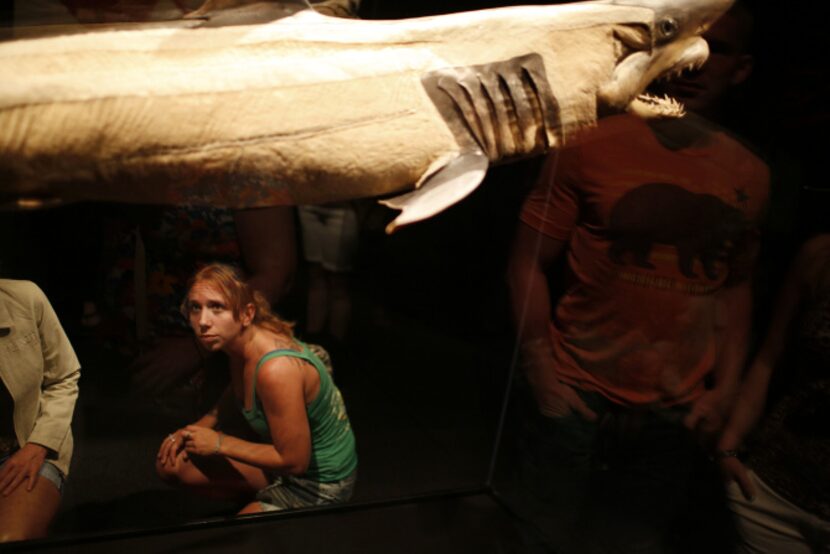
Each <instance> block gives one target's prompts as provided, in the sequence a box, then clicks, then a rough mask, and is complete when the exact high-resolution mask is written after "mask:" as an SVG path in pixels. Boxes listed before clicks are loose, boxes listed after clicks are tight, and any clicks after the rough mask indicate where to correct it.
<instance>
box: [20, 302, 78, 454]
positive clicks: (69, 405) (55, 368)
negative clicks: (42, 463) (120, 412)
mask: <svg viewBox="0 0 830 554" xmlns="http://www.w3.org/2000/svg"><path fill="white" fill-rule="evenodd" d="M33 304H34V309H35V316H36V317H37V326H38V332H39V334H40V341H41V348H42V351H43V385H42V392H41V397H40V406H39V409H38V417H37V419H36V420H35V427H34V430H33V431H32V434H31V435H30V436H29V442H34V443H37V444H40V445H43V446H45V447H47V448H49V449H50V450H52V451H53V452H54V453H57V452H59V451H60V449H61V445H62V444H63V442H64V441H65V440H66V437H67V436H68V435H69V429H70V424H71V423H72V414H73V412H74V410H75V401H76V400H77V398H78V379H79V377H80V363H79V362H78V358H77V356H76V355H75V351H74V350H73V349H72V345H71V344H70V343H69V339H68V338H67V336H66V333H64V331H63V328H62V327H61V324H60V321H59V320H58V317H57V315H56V314H55V311H54V310H53V309H52V306H51V304H50V303H49V300H48V299H47V298H46V296H45V295H44V294H43V292H42V291H41V290H40V289H39V288H38V289H37V292H36V294H35V296H34V298H33Z"/></svg>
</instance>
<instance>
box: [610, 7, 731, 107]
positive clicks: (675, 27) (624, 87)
mask: <svg viewBox="0 0 830 554" xmlns="http://www.w3.org/2000/svg"><path fill="white" fill-rule="evenodd" d="M598 3H610V4H613V5H638V6H641V7H645V8H647V9H651V10H652V12H653V13H654V20H653V22H652V24H651V25H648V26H646V25H639V26H633V27H627V28H626V27H618V28H617V29H615V32H614V39H615V41H616V48H617V63H616V66H615V68H614V72H613V75H612V76H611V79H610V80H609V82H607V83H606V84H604V85H603V86H601V87H600V89H599V91H598V93H597V100H598V102H599V105H600V106H603V107H605V108H607V109H610V110H615V111H623V110H626V111H629V112H633V113H635V114H636V115H639V116H640V117H644V118H655V117H682V116H683V115H684V114H685V108H684V107H683V104H681V103H680V102H679V101H677V100H676V99H674V98H670V97H668V96H663V97H658V96H653V95H649V94H646V93H640V92H639V91H644V90H646V88H647V87H648V85H649V84H650V83H652V82H653V81H655V80H664V79H671V78H673V77H677V76H679V75H680V74H681V73H682V72H683V71H685V70H696V69H699V68H700V67H701V66H702V65H703V64H704V63H705V62H706V60H707V58H708V57H709V45H708V44H707V43H706V40H705V39H704V38H702V37H701V36H700V35H702V34H703V33H704V32H705V31H706V30H707V29H709V27H711V25H712V24H713V23H714V22H715V21H716V20H717V19H718V18H719V17H720V16H721V15H722V14H723V13H725V12H726V11H727V10H728V9H729V7H730V6H731V5H732V0H696V2H678V1H677V0H599V1H598Z"/></svg>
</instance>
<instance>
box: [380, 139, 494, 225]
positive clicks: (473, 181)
mask: <svg viewBox="0 0 830 554" xmlns="http://www.w3.org/2000/svg"><path fill="white" fill-rule="evenodd" d="M489 165H490V162H489V160H488V159H487V156H485V155H484V153H483V152H481V151H480V150H475V151H472V152H466V153H464V154H461V155H458V156H454V157H453V158H452V159H451V160H449V161H447V162H446V163H442V164H441V167H439V168H437V169H435V170H434V171H428V172H427V173H426V174H425V176H426V177H425V178H424V179H422V182H421V186H420V187H419V188H417V189H415V190H414V191H412V192H407V193H406V194H402V195H400V196H395V197H394V198H388V199H386V200H381V201H380V202H381V204H383V205H384V206H388V207H390V208H394V209H397V210H403V211H402V212H401V213H400V215H398V217H396V218H395V220H394V221H392V222H391V223H390V224H389V225H387V226H386V232H387V233H392V232H394V231H395V230H396V229H397V228H398V227H402V226H404V225H409V224H410V223H415V222H416V221H421V220H422V219H427V218H429V217H432V216H433V215H435V214H437V213H438V212H441V211H443V210H445V209H447V208H449V207H450V206H452V205H453V204H455V203H456V202H459V201H460V200H462V199H463V198H464V197H466V196H467V195H468V194H470V193H471V192H473V191H474V190H475V189H476V188H478V185H479V184H481V181H482V179H484V175H485V174H486V173H487V167H488V166H489ZM434 166H435V164H433V166H431V168H430V169H432V168H433V167H434Z"/></svg>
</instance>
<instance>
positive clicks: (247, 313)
mask: <svg viewBox="0 0 830 554" xmlns="http://www.w3.org/2000/svg"><path fill="white" fill-rule="evenodd" d="M255 315H256V306H254V305H253V303H251V302H249V303H248V304H245V306H243V308H242V312H241V313H240V314H239V320H240V321H241V322H242V326H243V327H247V326H249V325H250V324H251V323H253V321H254V316H255Z"/></svg>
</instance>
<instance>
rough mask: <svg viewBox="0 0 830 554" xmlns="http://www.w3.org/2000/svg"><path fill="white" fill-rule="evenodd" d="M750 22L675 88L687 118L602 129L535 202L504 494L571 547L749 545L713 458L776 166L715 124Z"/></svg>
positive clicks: (746, 326)
mask: <svg viewBox="0 0 830 554" xmlns="http://www.w3.org/2000/svg"><path fill="white" fill-rule="evenodd" d="M750 19H751V18H750V16H749V14H748V13H747V12H746V11H745V9H744V8H742V7H737V8H733V10H732V11H731V12H729V13H728V14H727V15H726V16H724V17H723V18H722V19H721V20H719V21H718V22H717V23H716V24H715V25H714V26H713V27H712V28H711V29H710V30H709V31H708V32H707V34H706V35H705V36H706V38H707V40H709V41H710V44H712V45H713V48H712V56H711V59H710V60H709V61H708V62H707V63H706V64H705V65H704V66H703V68H702V69H701V70H699V71H694V72H689V73H685V74H684V75H682V76H680V78H679V79H677V80H674V81H669V82H667V83H661V84H660V85H659V87H660V90H659V91H656V92H660V93H663V92H665V93H668V94H670V95H671V96H673V97H675V98H677V99H679V100H681V101H682V102H683V103H684V104H685V105H686V107H687V109H688V110H689V111H690V113H689V114H688V115H687V116H686V117H684V118H683V119H681V120H663V121H650V122H646V121H643V120H641V119H638V118H635V117H633V116H631V115H619V116H613V117H608V118H605V119H603V120H602V121H601V122H600V123H599V125H598V126H597V128H596V129H593V130H591V131H589V132H586V133H583V134H581V135H580V136H579V137H576V138H575V139H574V140H572V141H571V143H570V144H569V145H566V147H564V148H562V149H560V150H558V151H556V152H553V153H551V154H550V155H549V156H548V159H547V161H546V164H545V167H544V169H543V171H542V172H541V174H540V177H539V179H538V181H537V185H536V186H535V188H534V189H533V190H532V191H531V193H530V194H529V195H528V197H527V198H526V199H525V202H524V206H523V207H522V211H521V216H520V217H521V221H522V223H521V224H520V226H519V230H518V233H517V235H516V239H515V243H514V246H513V252H512V256H511V263H510V272H509V278H510V287H511V293H512V302H513V309H514V314H515V320H516V322H517V325H518V328H519V331H520V342H519V346H518V352H519V360H520V369H521V370H522V371H521V372H520V379H518V380H517V383H516V387H515V390H514V395H513V400H514V410H513V411H512V414H511V417H510V418H508V425H509V427H508V428H510V429H513V430H514V431H515V435H516V440H515V442H514V443H513V444H510V445H509V446H510V447H509V448H508V449H507V451H506V452H505V453H503V454H502V460H501V461H500V464H499V466H498V476H499V479H498V480H497V481H496V483H495V487H496V489H497V490H498V491H499V492H500V493H501V494H502V495H503V497H504V498H506V499H507V500H508V501H509V503H510V504H511V505H512V506H513V508H514V509H515V510H516V512H517V513H518V514H519V515H520V517H521V518H522V519H523V521H524V522H525V523H526V524H527V525H528V527H529V529H531V530H532V533H531V534H535V536H537V537H538V540H539V541H540V542H541V543H543V544H546V545H548V546H549V547H552V548H553V549H554V550H555V551H557V552H569V553H570V552H580V553H584V552H686V551H688V552H716V551H728V550H729V548H730V544H731V541H733V540H734V532H733V530H732V528H731V518H730V515H729V511H728V508H727V503H726V500H725V498H724V492H723V488H722V485H721V479H720V476H719V475H718V474H717V468H716V467H715V465H714V464H712V463H710V462H709V455H710V454H713V453H714V454H717V449H716V445H717V441H718V438H719V436H720V433H721V431H722V429H723V426H724V425H725V423H726V422H727V421H728V419H729V417H730V409H731V406H732V404H733V402H734V398H735V395H736V393H737V389H738V383H739V379H740V375H741V371H742V369H743V366H744V363H745V359H746V356H747V353H748V349H749V337H750V324H751V306H752V287H751V284H752V277H753V270H754V267H755V265H756V262H757V256H758V251H759V235H760V233H759V230H760V225H761V223H762V217H763V213H764V209H765V208H766V205H767V201H768V195H769V180H770V173H769V169H768V168H767V165H766V163H765V162H763V161H762V160H761V159H760V158H759V157H758V156H757V155H756V154H755V153H754V152H753V151H752V150H751V149H749V148H748V147H747V146H745V145H744V144H743V143H742V142H740V141H739V140H737V139H735V138H734V137H733V136H732V135H730V134H729V133H728V132H726V131H725V130H724V129H723V128H721V127H719V126H718V125H716V124H714V123H711V122H710V121H718V120H720V121H723V120H724V116H725V115H727V113H726V112H725V109H726V106H727V102H726V101H727V100H728V99H729V94H728V93H730V92H731V91H732V90H733V88H734V87H735V86H736V85H738V84H740V83H742V82H743V81H744V80H746V78H747V77H748V76H749V73H750V70H751V68H752V58H751V57H750V56H749V54H748V53H747V48H748V36H749V31H748V26H750V24H751V22H750ZM561 262H564V265H565V266H566V267H564V268H562V267H560V265H558V264H559V263H561ZM505 436H509V435H508V434H507V433H505ZM721 455H723V454H722V453H721Z"/></svg>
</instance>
